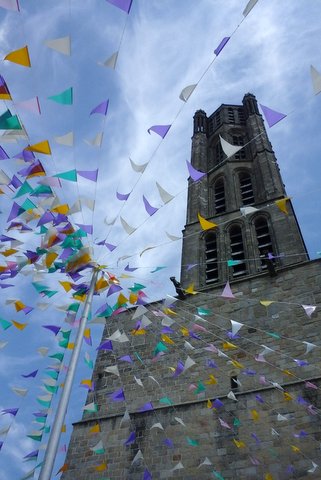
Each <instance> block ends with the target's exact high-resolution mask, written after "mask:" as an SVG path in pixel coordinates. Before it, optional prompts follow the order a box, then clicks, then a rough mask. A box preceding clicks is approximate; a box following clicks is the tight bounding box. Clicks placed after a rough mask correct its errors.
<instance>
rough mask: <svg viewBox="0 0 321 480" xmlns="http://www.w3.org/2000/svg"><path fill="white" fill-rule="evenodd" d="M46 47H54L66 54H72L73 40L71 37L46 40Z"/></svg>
mask: <svg viewBox="0 0 321 480" xmlns="http://www.w3.org/2000/svg"><path fill="white" fill-rule="evenodd" d="M45 45H46V47H48V48H52V49H53V50H56V51H57V52H59V53H63V54H64V55H70V54H71V41H70V37H61V38H56V39H54V40H47V41H46V42H45Z"/></svg>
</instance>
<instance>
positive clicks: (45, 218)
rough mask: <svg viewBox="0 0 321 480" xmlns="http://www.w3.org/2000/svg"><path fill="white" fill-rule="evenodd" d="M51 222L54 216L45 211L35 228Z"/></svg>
mask: <svg viewBox="0 0 321 480" xmlns="http://www.w3.org/2000/svg"><path fill="white" fill-rule="evenodd" d="M53 220H55V217H54V215H53V214H52V213H51V212H49V211H47V212H45V213H44V214H43V215H42V216H41V218H40V220H39V222H38V223H37V227H40V226H41V225H44V224H45V223H49V222H52V221H53Z"/></svg>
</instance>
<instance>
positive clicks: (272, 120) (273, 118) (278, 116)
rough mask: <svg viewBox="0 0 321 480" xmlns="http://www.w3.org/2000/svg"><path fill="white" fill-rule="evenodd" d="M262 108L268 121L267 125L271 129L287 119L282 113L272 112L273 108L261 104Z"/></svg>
mask: <svg viewBox="0 0 321 480" xmlns="http://www.w3.org/2000/svg"><path fill="white" fill-rule="evenodd" d="M260 107H261V110H262V112H263V115H264V117H265V120H266V121H267V124H268V126H269V127H270V128H271V127H273V125H275V124H276V123H278V122H280V121H281V120H283V118H285V117H286V115H285V114H284V113H280V112H277V111H276V110H272V109H271V108H268V107H265V106H264V105H262V104H261V103H260Z"/></svg>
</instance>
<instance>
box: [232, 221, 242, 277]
mask: <svg viewBox="0 0 321 480" xmlns="http://www.w3.org/2000/svg"><path fill="white" fill-rule="evenodd" d="M230 246H231V257H232V260H236V261H238V262H240V263H238V264H237V265H234V266H233V267H232V268H233V277H239V276H241V275H245V274H246V263H245V252H244V245H243V235H242V229H241V227H240V226H239V225H233V227H231V229H230Z"/></svg>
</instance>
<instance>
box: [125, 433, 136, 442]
mask: <svg viewBox="0 0 321 480" xmlns="http://www.w3.org/2000/svg"><path fill="white" fill-rule="evenodd" d="M135 440H136V433H135V432H131V434H130V435H129V437H128V438H127V440H126V442H124V445H130V444H131V443H134V441H135Z"/></svg>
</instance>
